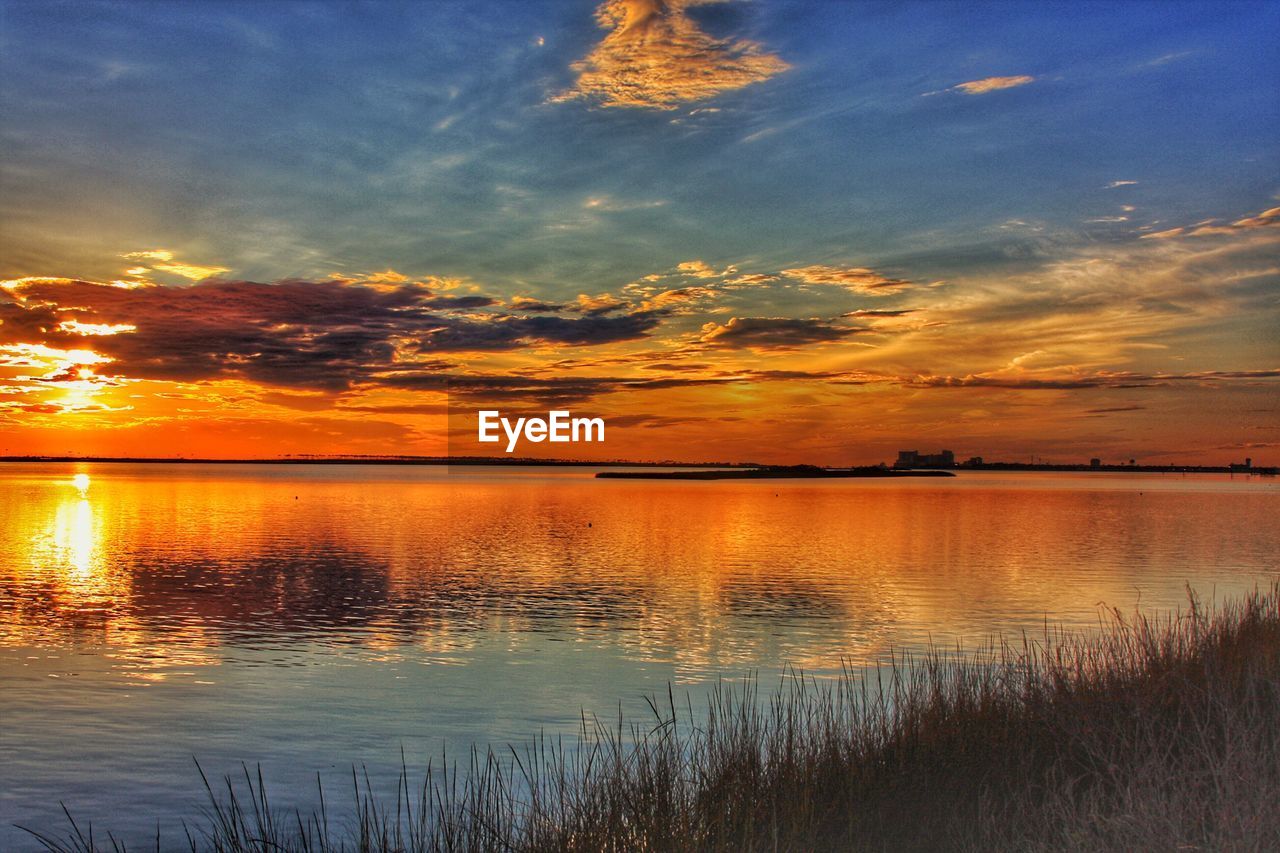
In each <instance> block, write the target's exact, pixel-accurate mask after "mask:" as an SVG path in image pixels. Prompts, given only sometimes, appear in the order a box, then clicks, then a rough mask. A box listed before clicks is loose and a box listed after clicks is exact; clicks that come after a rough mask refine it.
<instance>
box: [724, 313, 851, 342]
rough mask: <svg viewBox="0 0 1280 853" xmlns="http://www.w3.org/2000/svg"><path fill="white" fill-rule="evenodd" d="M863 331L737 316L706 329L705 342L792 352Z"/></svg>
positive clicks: (810, 322) (814, 322)
mask: <svg viewBox="0 0 1280 853" xmlns="http://www.w3.org/2000/svg"><path fill="white" fill-rule="evenodd" d="M863 331H866V330H865V329H860V328H855V327H852V326H837V325H834V324H832V323H831V322H829V321H827V320H818V319H807V320H805V319H792V318H787V317H734V318H733V319H731V320H730V321H729V322H728V323H726V324H724V325H723V326H722V325H720V324H719V323H707V324H706V325H705V326H703V327H702V342H703V343H705V344H709V345H711V346H716V347H726V348H731V349H737V348H742V347H751V348H756V349H793V348H795V347H800V346H805V345H807V344H818V343H825V342H828V341H838V340H841V339H842V338H847V337H849V336H850V335H856V334H858V333H859V332H863Z"/></svg>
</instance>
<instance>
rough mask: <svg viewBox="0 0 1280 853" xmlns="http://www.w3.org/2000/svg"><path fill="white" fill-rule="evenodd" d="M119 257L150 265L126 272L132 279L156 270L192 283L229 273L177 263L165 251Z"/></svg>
mask: <svg viewBox="0 0 1280 853" xmlns="http://www.w3.org/2000/svg"><path fill="white" fill-rule="evenodd" d="M121 257H122V258H124V259H125V260H129V261H145V262H146V263H148V264H150V268H148V267H136V268H134V269H131V270H128V271H127V274H128V275H130V276H133V277H134V278H137V277H140V276H143V275H145V274H146V273H148V272H150V271H151V270H158V271H159V272H167V273H172V274H174V275H177V276H181V277H183V278H187V279H191V280H192V281H200V280H202V279H206V278H212V277H213V276H215V275H221V274H222V273H224V272H230V270H228V269H227V268H226V267H212V266H202V265H200V264H183V263H178V262H176V261H175V260H174V254H173V252H170V251H169V250H167V249H146V250H144V251H141V252H128V253H126V254H124V255H121Z"/></svg>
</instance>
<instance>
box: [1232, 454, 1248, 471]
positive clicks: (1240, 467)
mask: <svg viewBox="0 0 1280 853" xmlns="http://www.w3.org/2000/svg"><path fill="white" fill-rule="evenodd" d="M1230 467H1231V470H1232V471H1252V470H1253V459H1252V457H1246V458H1245V460H1244V464H1241V463H1239V462H1232V463H1231V466H1230Z"/></svg>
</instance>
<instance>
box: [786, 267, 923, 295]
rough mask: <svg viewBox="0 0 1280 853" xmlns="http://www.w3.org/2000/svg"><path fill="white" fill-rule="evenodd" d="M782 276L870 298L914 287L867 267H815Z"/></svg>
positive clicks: (800, 269) (788, 272) (787, 272)
mask: <svg viewBox="0 0 1280 853" xmlns="http://www.w3.org/2000/svg"><path fill="white" fill-rule="evenodd" d="M782 274H783V275H785V276H788V277H790V278H794V279H798V280H799V281H803V282H804V283H805V284H829V285H835V286H838V287H844V288H847V289H849V290H851V291H853V292H854V293H861V294H864V295H868V296H889V295H891V294H894V293H898V292H899V291H902V290H905V289H906V288H908V287H911V286H912V283H911V282H909V281H904V280H903V279H897V278H889V277H888V276H884V275H881V274H880V273H878V272H876V271H875V270H870V269H867V268H865V267H830V266H822V265H814V266H808V267H799V268H796V269H789V270H783V271H782Z"/></svg>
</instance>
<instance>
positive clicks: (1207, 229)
mask: <svg viewBox="0 0 1280 853" xmlns="http://www.w3.org/2000/svg"><path fill="white" fill-rule="evenodd" d="M1214 221H1215V220H1212V219H1209V220H1206V221H1204V222H1199V223H1197V224H1195V225H1191V226H1188V227H1185V228H1183V227H1178V228H1170V229H1168V230H1166V231H1156V232H1154V233H1152V234H1143V235H1142V239H1143V240H1168V239H1170V238H1172V237H1212V236H1214V235H1216V234H1234V233H1236V232H1237V231H1244V230H1248V229H1250V228H1267V227H1269V226H1275V225H1280V207H1273V208H1271V209H1269V210H1264V211H1262V212H1261V213H1259V214H1258V215H1257V216H1246V217H1245V218H1244V219H1237V220H1236V221H1235V222H1232V223H1231V224H1230V225H1214V224H1212V223H1213V222H1214Z"/></svg>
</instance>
